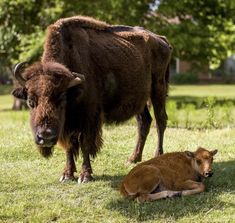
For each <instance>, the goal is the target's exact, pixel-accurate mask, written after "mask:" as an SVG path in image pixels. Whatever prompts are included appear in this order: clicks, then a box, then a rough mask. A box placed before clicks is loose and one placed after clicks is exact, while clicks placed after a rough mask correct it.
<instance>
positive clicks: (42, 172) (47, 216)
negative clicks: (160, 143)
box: [0, 86, 235, 223]
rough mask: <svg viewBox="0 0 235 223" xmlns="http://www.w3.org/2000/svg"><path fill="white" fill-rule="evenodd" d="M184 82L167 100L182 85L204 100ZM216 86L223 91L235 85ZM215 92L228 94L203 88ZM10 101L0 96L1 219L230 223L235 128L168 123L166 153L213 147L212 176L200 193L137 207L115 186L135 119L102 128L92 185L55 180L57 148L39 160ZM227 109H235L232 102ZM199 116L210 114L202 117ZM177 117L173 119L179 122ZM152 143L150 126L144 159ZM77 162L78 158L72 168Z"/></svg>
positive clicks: (234, 203) (234, 213) (234, 212)
mask: <svg viewBox="0 0 235 223" xmlns="http://www.w3.org/2000/svg"><path fill="white" fill-rule="evenodd" d="M190 87H192V88H188V91H186V90H184V88H185V86H179V87H178V86H174V87H173V88H174V89H173V90H172V92H170V95H171V96H170V100H172V103H176V102H175V100H174V98H171V97H173V96H177V95H178V94H179V93H180V90H181V88H182V91H184V96H185V97H187V95H189V94H190V95H191V94H192V91H194V92H197V91H198V92H199V93H198V94H199V95H197V94H196V93H194V95H192V97H199V98H200V97H202V96H203V97H204V94H201V91H202V90H201V89H200V87H196V86H190ZM203 87H205V86H203ZM219 87H220V88H221V89H222V88H224V91H226V90H227V87H229V88H230V87H234V86H219ZM197 88H199V89H200V91H199V90H197ZM215 88H216V86H215ZM191 89H193V90H192V91H191ZM213 90H214V91H215V92H214V95H213V96H215V95H216V96H220V97H221V98H231V99H232V97H233V95H232V94H231V93H228V94H226V93H223V91H222V90H221V91H220V93H218V92H219V91H217V90H216V89H213V88H211V89H210V91H208V93H211V91H213ZM234 94H235V93H234ZM205 96H210V95H207V93H205ZM11 103H12V98H11V96H8V95H6V96H0V163H1V165H0V222H53V221H55V222H97V223H100V222H124V223H126V222H185V223H188V222H235V150H234V149H235V127H233V126H227V125H226V126H224V127H222V128H213V127H212V126H209V128H206V126H204V128H202V129H201V128H194V129H190V128H189V129H185V128H167V131H166V134H165V146H164V149H165V152H171V151H183V150H194V149H196V148H197V146H199V145H200V146H204V147H207V148H210V149H218V150H219V153H218V154H217V155H216V156H215V163H214V169H215V174H214V176H213V177H212V178H210V179H208V180H207V181H206V186H207V191H206V192H205V193H202V194H199V195H195V196H190V197H183V198H176V199H167V200H161V201H156V202H152V203H145V204H141V205H140V204H138V203H136V202H130V201H127V200H124V199H123V198H122V197H121V196H120V194H119V192H118V191H117V187H118V185H119V183H120V181H121V180H122V178H123V177H124V176H125V175H126V174H127V173H128V171H129V170H130V169H131V168H132V167H133V165H131V166H127V165H126V160H127V158H128V156H129V155H130V153H131V152H132V149H133V148H134V146H135V141H136V126H135V122H134V120H132V121H129V122H127V123H125V124H123V125H119V126H117V127H114V126H104V132H103V138H104V146H103V148H102V150H101V152H100V154H98V156H97V158H96V159H95V160H93V161H92V166H93V171H94V177H95V179H96V180H95V181H94V182H91V183H88V184H84V185H77V184H76V183H74V182H72V183H66V184H60V183H59V181H58V179H59V177H60V174H61V173H62V171H63V167H64V164H65V156H64V153H63V151H62V150H61V149H60V148H58V147H56V148H55V152H54V156H53V157H52V158H51V159H49V160H46V159H44V158H42V157H40V155H39V153H38V152H37V150H36V148H35V146H34V143H33V141H32V135H31V131H30V127H29V121H28V119H29V115H28V111H21V112H13V111H11V110H9V109H10V108H11ZM190 103H191V102H190ZM190 103H189V104H190ZM186 106H188V104H186ZM216 106H219V105H216ZM223 106H224V104H221V106H220V107H218V108H221V107H223ZM168 108H169V107H168ZM229 109H231V110H233V109H234V105H231V108H229ZM179 110H180V112H183V111H184V110H185V109H184V108H183V107H181V108H179ZM186 110H187V108H186ZM189 111H190V117H189V119H190V121H191V117H194V116H196V115H195V114H196V113H193V115H191V114H192V113H191V112H197V111H198V109H196V107H195V109H194V110H193V111H191V110H189ZM169 112H170V111H168V113H169ZM182 117H184V115H182ZM205 117H206V118H208V117H207V115H206V114H205ZM234 117H235V116H234ZM214 118H216V117H214ZM212 121H213V120H212ZM182 122H184V121H181V120H179V125H181V124H182ZM182 125H184V124H182ZM221 126H222V125H221ZM155 145H156V130H155V127H154V124H152V127H151V131H150V134H149V137H148V140H147V142H146V147H145V151H144V156H143V160H146V159H149V158H151V157H152V155H153V152H154V147H155ZM80 165H81V159H80V158H79V159H78V161H77V167H78V170H79V167H80Z"/></svg>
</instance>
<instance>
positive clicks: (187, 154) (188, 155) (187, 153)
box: [185, 151, 194, 159]
mask: <svg viewBox="0 0 235 223" xmlns="http://www.w3.org/2000/svg"><path fill="white" fill-rule="evenodd" d="M185 155H186V156H187V157H188V158H189V159H192V158H194V153H193V152H190V151H185Z"/></svg>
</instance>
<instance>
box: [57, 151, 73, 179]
mask: <svg viewBox="0 0 235 223" xmlns="http://www.w3.org/2000/svg"><path fill="white" fill-rule="evenodd" d="M74 172H77V170H76V164H75V162H74V155H73V151H72V150H69V151H66V165H65V168H64V172H63V175H62V176H61V178H60V182H61V183H64V182H66V181H70V180H75V177H74Z"/></svg>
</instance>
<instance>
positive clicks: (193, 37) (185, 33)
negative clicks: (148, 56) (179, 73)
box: [146, 0, 235, 67]
mask: <svg viewBox="0 0 235 223" xmlns="http://www.w3.org/2000/svg"><path fill="white" fill-rule="evenodd" d="M146 24H147V25H148V26H149V27H151V29H152V30H155V31H158V32H160V33H163V34H165V35H166V36H167V37H168V38H169V40H170V42H171V43H172V45H173V47H174V56H177V57H180V58H181V59H184V60H190V61H195V62H197V65H199V66H201V67H202V66H204V65H205V64H206V65H208V64H210V65H211V67H215V66H218V65H219V63H220V62H221V60H223V59H225V58H227V57H228V56H230V55H231V54H233V53H235V1H234V0H226V1H221V0H207V1H204V0H197V1H193V0H182V1H179V0H158V1H155V8H153V9H152V11H151V12H150V13H149V14H148V16H147V21H146Z"/></svg>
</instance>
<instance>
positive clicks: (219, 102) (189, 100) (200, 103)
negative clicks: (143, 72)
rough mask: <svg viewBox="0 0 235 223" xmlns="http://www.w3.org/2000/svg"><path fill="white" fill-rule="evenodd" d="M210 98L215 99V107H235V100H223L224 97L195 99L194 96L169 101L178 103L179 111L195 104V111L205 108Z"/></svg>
mask: <svg viewBox="0 0 235 223" xmlns="http://www.w3.org/2000/svg"><path fill="white" fill-rule="evenodd" d="M208 98H213V99H214V104H213V105H214V106H220V107H223V106H228V105H230V106H231V105H233V106H234V105H235V99H231V98H223V97H193V96H187V95H185V96H184V95H183V96H170V97H169V101H174V102H175V103H176V106H177V109H181V108H183V107H184V106H185V105H187V104H193V105H194V106H195V109H201V108H205V107H206V105H207V103H208V102H207V100H208Z"/></svg>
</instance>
